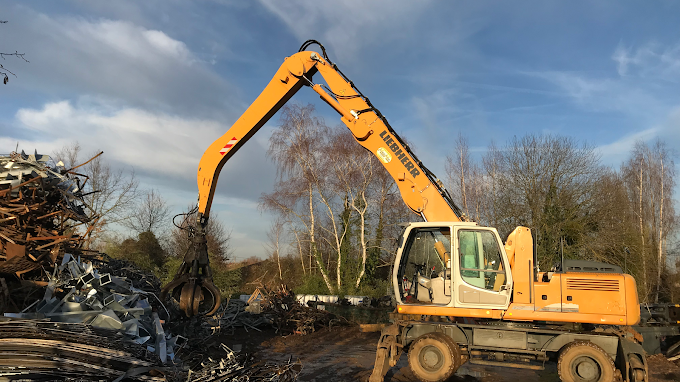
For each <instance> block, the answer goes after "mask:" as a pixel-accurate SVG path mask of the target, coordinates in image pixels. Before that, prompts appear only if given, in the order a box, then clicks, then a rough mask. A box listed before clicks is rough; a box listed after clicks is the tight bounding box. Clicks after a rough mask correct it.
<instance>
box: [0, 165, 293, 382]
mask: <svg viewBox="0 0 680 382" xmlns="http://www.w3.org/2000/svg"><path fill="white" fill-rule="evenodd" d="M86 163H87V162H86ZM78 167H79V166H78ZM74 169H75V168H73V169H70V170H67V169H65V168H64V167H63V165H62V164H58V165H54V164H50V161H49V157H48V156H46V155H38V154H37V153H36V154H34V155H26V154H25V153H23V152H21V153H12V154H10V155H8V156H0V314H2V316H0V379H3V380H4V379H10V380H45V381H48V380H50V381H51V380H78V381H85V380H102V379H106V380H113V381H122V380H145V381H168V380H170V381H173V380H183V381H184V380H192V379H193V378H191V377H189V378H187V372H188V371H189V369H188V367H187V366H186V365H184V364H183V363H182V362H181V361H180V360H179V357H177V355H178V354H179V353H182V354H186V358H192V357H190V356H189V354H190V353H191V354H195V353H196V352H197V351H205V350H206V348H205V346H204V341H205V339H206V337H207V336H209V335H210V331H209V330H208V329H207V328H206V327H205V325H202V324H201V319H200V318H197V317H194V318H192V319H191V320H185V321H182V320H181V319H180V315H179V314H177V313H178V312H174V311H173V310H172V309H166V306H165V305H164V304H163V302H162V301H161V300H160V299H159V298H158V296H159V293H160V287H161V283H160V281H159V280H158V279H157V278H156V277H155V276H154V275H153V274H149V273H147V272H143V271H141V270H139V269H138V268H136V267H135V266H133V265H132V264H130V263H128V262H125V261H120V260H114V259H111V258H109V257H108V256H106V255H105V254H102V253H99V252H97V251H91V250H88V249H85V248H84V243H86V241H87V240H88V239H89V236H90V234H91V233H92V232H93V230H95V229H98V227H99V226H98V224H97V220H98V216H97V215H96V214H95V213H93V211H92V209H91V208H90V207H89V206H88V205H87V203H86V202H85V199H84V198H85V196H86V195H85V194H84V193H83V186H84V185H85V184H86V182H87V180H88V179H87V177H86V176H84V175H81V174H78V173H76V172H74V171H73V170H74ZM241 310H242V307H239V308H237V310H236V311H233V310H231V311H230V310H229V309H225V311H223V313H229V314H232V316H229V315H227V316H226V317H227V318H228V319H229V320H230V322H231V326H232V327H233V326H238V325H235V324H234V323H235V318H236V316H237V315H238V313H239V311H241ZM223 317H225V316H224V315H223ZM244 317H245V315H242V317H239V320H241V321H242V320H243V318H244ZM261 323H262V322H257V321H249V323H245V324H242V325H241V326H242V327H244V328H245V327H246V326H248V325H250V326H257V325H260V324H261ZM170 328H172V330H170ZM171 332H173V333H183V334H185V336H181V335H176V334H173V333H171ZM206 332H207V334H206ZM189 333H190V335H191V339H190V340H188V339H187V338H186V335H187V334H189ZM192 351H193V353H192ZM242 357H245V356H242ZM227 360H231V361H225V360H222V361H219V362H217V363H204V364H203V365H199V367H198V368H194V369H195V370H197V371H196V372H194V375H195V377H196V378H199V377H200V378H204V377H201V376H207V375H211V376H212V377H211V378H213V379H205V378H204V379H200V380H221V381H242V380H251V381H258V380H264V379H262V378H264V377H262V378H260V377H259V376H269V377H267V378H268V379H267V380H271V381H293V380H295V379H296V378H297V372H295V369H296V368H297V366H295V367H293V365H294V364H291V363H289V364H288V365H268V366H263V365H261V364H251V363H248V362H242V361H241V360H240V359H239V361H238V362H236V361H235V360H236V356H235V355H234V354H231V353H230V355H229V356H228V357H227ZM234 368H236V369H238V370H236V369H234ZM232 369H233V370H232ZM229 370H232V371H235V373H232V372H228V371H229ZM288 370H291V371H288ZM297 370H298V371H299V368H298V369H297ZM274 375H276V377H274ZM216 376H219V379H215V377H216ZM243 376H245V377H243ZM244 378H245V379H244ZM257 378H260V379H257Z"/></svg>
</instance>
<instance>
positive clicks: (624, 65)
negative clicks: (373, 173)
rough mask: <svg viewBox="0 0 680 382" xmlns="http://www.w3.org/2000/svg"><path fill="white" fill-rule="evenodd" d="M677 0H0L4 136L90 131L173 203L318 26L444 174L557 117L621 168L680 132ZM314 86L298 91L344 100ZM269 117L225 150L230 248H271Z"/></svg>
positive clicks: (318, 33)
mask: <svg viewBox="0 0 680 382" xmlns="http://www.w3.org/2000/svg"><path fill="white" fill-rule="evenodd" d="M678 15H680V2H678V1H648V2H632V1H596V2H593V1H569V2H566V1H564V2H555V1H545V0H544V1H516V2H506V1H399V0H392V1H387V0H375V1H365V0H364V1H316V0H287V1H277V0H258V1H255V0H253V1H230V0H202V1H179V0H147V1H143V2H142V1H126V0H121V1H116V2H104V1H86V0H72V1H32V2H16V1H14V2H13V1H0V20H7V21H8V23H6V24H0V36H1V37H0V51H2V52H14V51H19V52H22V53H26V58H27V59H28V60H29V61H30V63H24V62H21V61H19V60H16V59H14V58H12V57H8V58H7V59H6V60H4V61H2V64H3V65H5V66H6V67H7V68H9V69H10V70H12V72H14V73H16V74H17V78H14V77H11V78H10V82H9V84H7V85H4V86H2V88H0V144H1V147H3V148H4V149H3V150H0V151H3V152H8V151H11V150H13V149H14V147H15V145H16V144H17V142H19V144H20V147H21V148H23V149H26V150H27V151H29V150H31V151H32V150H33V148H37V149H38V151H39V152H41V153H50V152H52V151H53V150H54V149H57V148H60V147H62V146H64V145H65V144H68V143H69V142H72V141H74V140H78V141H79V142H80V144H81V146H83V147H84V148H85V150H86V151H88V152H90V151H91V152H94V151H98V150H104V151H105V155H106V157H107V158H108V160H109V161H111V163H112V164H113V165H115V166H117V167H118V166H121V167H125V168H131V167H134V170H135V172H136V173H137V175H138V176H139V177H140V180H141V182H142V184H141V186H142V187H143V188H152V187H154V188H157V189H159V190H160V191H161V192H162V193H163V195H164V196H165V197H166V199H168V201H169V202H170V203H171V204H172V205H173V206H174V209H176V210H180V209H182V208H183V207H185V206H186V205H187V204H189V203H191V202H193V201H195V199H196V184H195V179H196V178H195V173H196V166H197V165H198V160H199V159H200V156H201V155H202V153H203V151H204V150H205V148H207V147H208V145H209V144H210V143H211V142H212V141H213V140H214V139H216V138H218V137H219V136H221V135H222V134H223V133H224V132H225V131H226V130H227V129H228V128H229V126H230V125H231V123H233V122H234V121H235V120H236V119H237V118H238V117H239V115H240V114H241V113H242V112H243V111H244V110H245V109H246V108H247V107H248V105H249V104H250V103H251V102H252V101H253V100H254V99H255V97H257V95H258V94H259V93H260V91H261V90H262V89H263V88H264V86H265V85H266V84H267V83H268V82H269V80H270V79H271V77H272V76H273V75H274V73H275V72H276V70H277V69H278V67H279V65H280V64H281V62H282V61H283V59H284V57H286V56H289V55H291V54H293V53H295V52H297V49H298V48H299V46H300V45H301V44H302V43H303V42H304V41H305V40H307V39H316V40H319V41H320V42H322V43H323V44H324V45H325V46H326V49H327V51H328V53H329V55H330V57H331V59H333V61H335V62H336V63H337V64H338V65H339V66H340V68H341V69H342V71H343V72H344V73H345V74H346V75H347V76H348V77H350V78H351V79H352V80H353V81H354V82H355V83H356V84H357V86H358V87H359V89H361V90H362V92H363V93H364V94H365V95H366V96H368V97H369V98H370V99H371V101H372V102H373V104H375V105H376V106H377V107H378V108H380V110H381V111H382V112H383V114H385V115H386V116H387V118H388V120H389V121H390V123H391V124H392V125H393V127H395V129H396V130H397V131H398V132H399V133H400V134H401V135H402V136H403V137H405V138H407V139H408V140H409V141H411V142H413V144H414V146H415V151H416V153H417V154H418V155H419V157H420V158H421V159H422V160H423V162H424V163H425V164H426V165H427V166H428V167H429V168H430V169H432V170H433V171H434V172H435V173H436V174H441V175H440V177H443V168H444V158H445V157H446V155H447V154H449V153H450V150H451V148H452V145H453V141H454V139H455V137H456V136H457V134H458V132H462V133H463V134H464V135H466V136H467V137H468V139H469V141H470V144H471V146H472V148H473V149H474V150H475V152H477V153H482V152H483V150H484V148H485V147H486V146H487V145H488V143H489V142H490V141H491V140H492V139H493V140H494V141H495V142H496V143H498V144H503V143H504V142H505V141H506V140H508V139H509V138H511V137H512V136H513V135H519V136H521V135H524V134H526V133H538V134H541V133H550V134H559V135H568V136H572V137H574V138H576V139H579V140H585V141H587V142H588V143H590V144H592V145H595V146H597V147H598V150H600V152H601V154H602V161H603V163H605V164H607V165H611V166H615V167H618V165H619V164H620V163H621V161H623V160H624V159H625V158H626V156H627V154H628V151H629V150H630V148H631V147H632V144H633V143H634V142H635V140H637V139H643V140H647V141H653V140H656V139H657V138H658V139H662V140H663V141H665V142H666V143H667V144H668V146H669V147H670V148H673V149H677V148H678V147H680V16H678ZM314 94H315V93H313V92H310V91H309V90H308V89H303V90H302V91H301V92H300V93H299V94H298V95H297V96H296V97H295V98H294V100H296V101H298V102H303V103H307V102H312V103H315V104H317V105H318V107H317V110H318V112H319V113H320V114H321V115H322V116H323V117H324V118H325V120H326V122H327V123H328V124H331V125H335V124H338V123H339V120H338V118H337V115H336V114H334V112H332V111H331V110H330V109H329V108H328V107H327V106H325V104H323V103H321V102H319V101H318V97H316V96H314ZM276 122H277V117H274V118H273V119H272V120H271V121H270V122H269V124H268V126H266V127H265V128H264V129H263V130H261V131H260V133H259V134H258V135H256V136H255V137H254V138H253V139H251V141H250V142H249V143H248V144H247V145H245V146H244V148H243V149H242V150H241V151H239V153H238V155H235V156H234V158H233V159H232V160H231V161H230V162H229V163H227V165H226V166H225V168H224V170H223V171H222V175H221V176H220V184H219V186H218V195H217V197H216V200H215V203H214V204H213V210H214V211H216V212H217V213H218V214H219V217H220V219H221V220H222V221H223V222H224V224H225V226H226V227H228V228H229V229H231V230H232V232H233V239H234V243H233V246H234V249H235V257H236V258H246V257H249V256H253V255H257V256H264V255H265V252H266V251H265V249H264V248H263V243H264V242H266V231H267V229H268V227H269V220H270V219H271V217H270V216H268V215H266V214H264V215H262V214H261V213H260V212H259V211H258V210H257V199H258V197H259V195H260V194H261V193H262V192H267V191H269V190H271V187H272V184H273V180H274V173H275V170H274V166H273V165H272V164H271V163H270V162H269V161H268V160H267V158H266V156H265V151H266V147H267V140H268V138H269V134H270V132H271V128H272V126H274V125H275V124H276Z"/></svg>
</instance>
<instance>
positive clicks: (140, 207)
mask: <svg viewBox="0 0 680 382" xmlns="http://www.w3.org/2000/svg"><path fill="white" fill-rule="evenodd" d="M136 200H137V202H135V203H134V208H133V210H132V211H131V212H130V216H129V217H128V218H127V219H126V220H124V221H123V222H122V224H123V225H124V226H126V227H127V228H130V229H131V230H133V231H134V232H136V233H138V234H139V233H142V232H153V233H155V234H156V236H158V234H159V233H160V230H161V227H162V226H163V225H164V224H166V223H167V222H168V220H169V219H168V218H169V215H170V207H169V206H168V204H167V203H166V201H165V199H163V197H162V196H161V194H160V193H159V192H158V191H157V190H154V189H151V190H149V191H146V192H144V193H143V195H142V196H141V197H138V198H137V199H136Z"/></svg>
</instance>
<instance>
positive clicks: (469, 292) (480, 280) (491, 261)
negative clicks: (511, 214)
mask: <svg viewBox="0 0 680 382" xmlns="http://www.w3.org/2000/svg"><path fill="white" fill-rule="evenodd" d="M454 238H455V239H454V254H455V255H454V256H453V259H452V260H453V261H454V263H455V267H454V271H453V272H452V273H453V276H454V288H453V290H454V296H455V297H454V306H455V307H459V308H482V309H484V308H486V309H507V307H508V305H509V304H510V296H511V292H512V291H511V289H512V272H510V267H509V264H508V262H507V256H506V255H505V252H504V250H503V246H502V245H501V243H502V242H501V239H500V237H499V236H498V232H496V230H495V229H493V228H483V227H471V228H464V227H459V228H455V230H454Z"/></svg>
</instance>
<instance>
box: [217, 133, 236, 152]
mask: <svg viewBox="0 0 680 382" xmlns="http://www.w3.org/2000/svg"><path fill="white" fill-rule="evenodd" d="M236 142H238V139H236V137H234V138H231V140H230V141H229V143H227V145H226V146H224V148H222V150H220V154H222V155H224V154H226V153H227V151H229V149H231V148H232V146H234V145H235V144H236Z"/></svg>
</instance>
